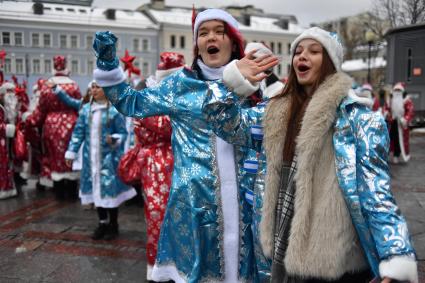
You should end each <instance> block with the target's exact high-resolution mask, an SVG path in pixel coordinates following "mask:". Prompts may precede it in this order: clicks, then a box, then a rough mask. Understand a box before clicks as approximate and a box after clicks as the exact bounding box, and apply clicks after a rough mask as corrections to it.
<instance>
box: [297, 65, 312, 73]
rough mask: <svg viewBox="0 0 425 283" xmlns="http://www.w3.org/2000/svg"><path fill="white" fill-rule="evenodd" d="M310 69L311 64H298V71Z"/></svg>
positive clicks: (302, 71)
mask: <svg viewBox="0 0 425 283" xmlns="http://www.w3.org/2000/svg"><path fill="white" fill-rule="evenodd" d="M308 70H310V67H309V66H307V65H304V64H300V65H298V71H300V72H301V73H304V72H307V71H308Z"/></svg>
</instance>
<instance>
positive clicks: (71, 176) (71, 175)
mask: <svg viewBox="0 0 425 283" xmlns="http://www.w3.org/2000/svg"><path fill="white" fill-rule="evenodd" d="M51 176H52V180H53V181H55V182H56V181H61V180H63V179H66V180H73V181H74V180H78V179H79V178H80V172H73V171H70V172H60V173H59V172H52V174H51Z"/></svg>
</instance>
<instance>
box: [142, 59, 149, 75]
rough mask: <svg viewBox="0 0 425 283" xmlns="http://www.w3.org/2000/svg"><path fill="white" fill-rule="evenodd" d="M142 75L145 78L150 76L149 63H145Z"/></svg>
mask: <svg viewBox="0 0 425 283" xmlns="http://www.w3.org/2000/svg"><path fill="white" fill-rule="evenodd" d="M142 74H143V75H144V76H145V77H147V76H148V75H150V70H149V62H143V67H142Z"/></svg>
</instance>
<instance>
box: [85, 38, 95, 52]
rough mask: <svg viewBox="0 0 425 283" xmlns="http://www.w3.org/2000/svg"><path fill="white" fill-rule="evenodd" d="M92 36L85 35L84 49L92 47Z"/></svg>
mask: <svg viewBox="0 0 425 283" xmlns="http://www.w3.org/2000/svg"><path fill="white" fill-rule="evenodd" d="M92 45H93V36H92V35H87V36H86V49H88V50H91V49H92V48H93V47H92Z"/></svg>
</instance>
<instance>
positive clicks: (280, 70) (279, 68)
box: [277, 64, 282, 76]
mask: <svg viewBox="0 0 425 283" xmlns="http://www.w3.org/2000/svg"><path fill="white" fill-rule="evenodd" d="M277 74H278V75H279V76H281V75H282V66H281V65H280V64H279V65H277Z"/></svg>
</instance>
